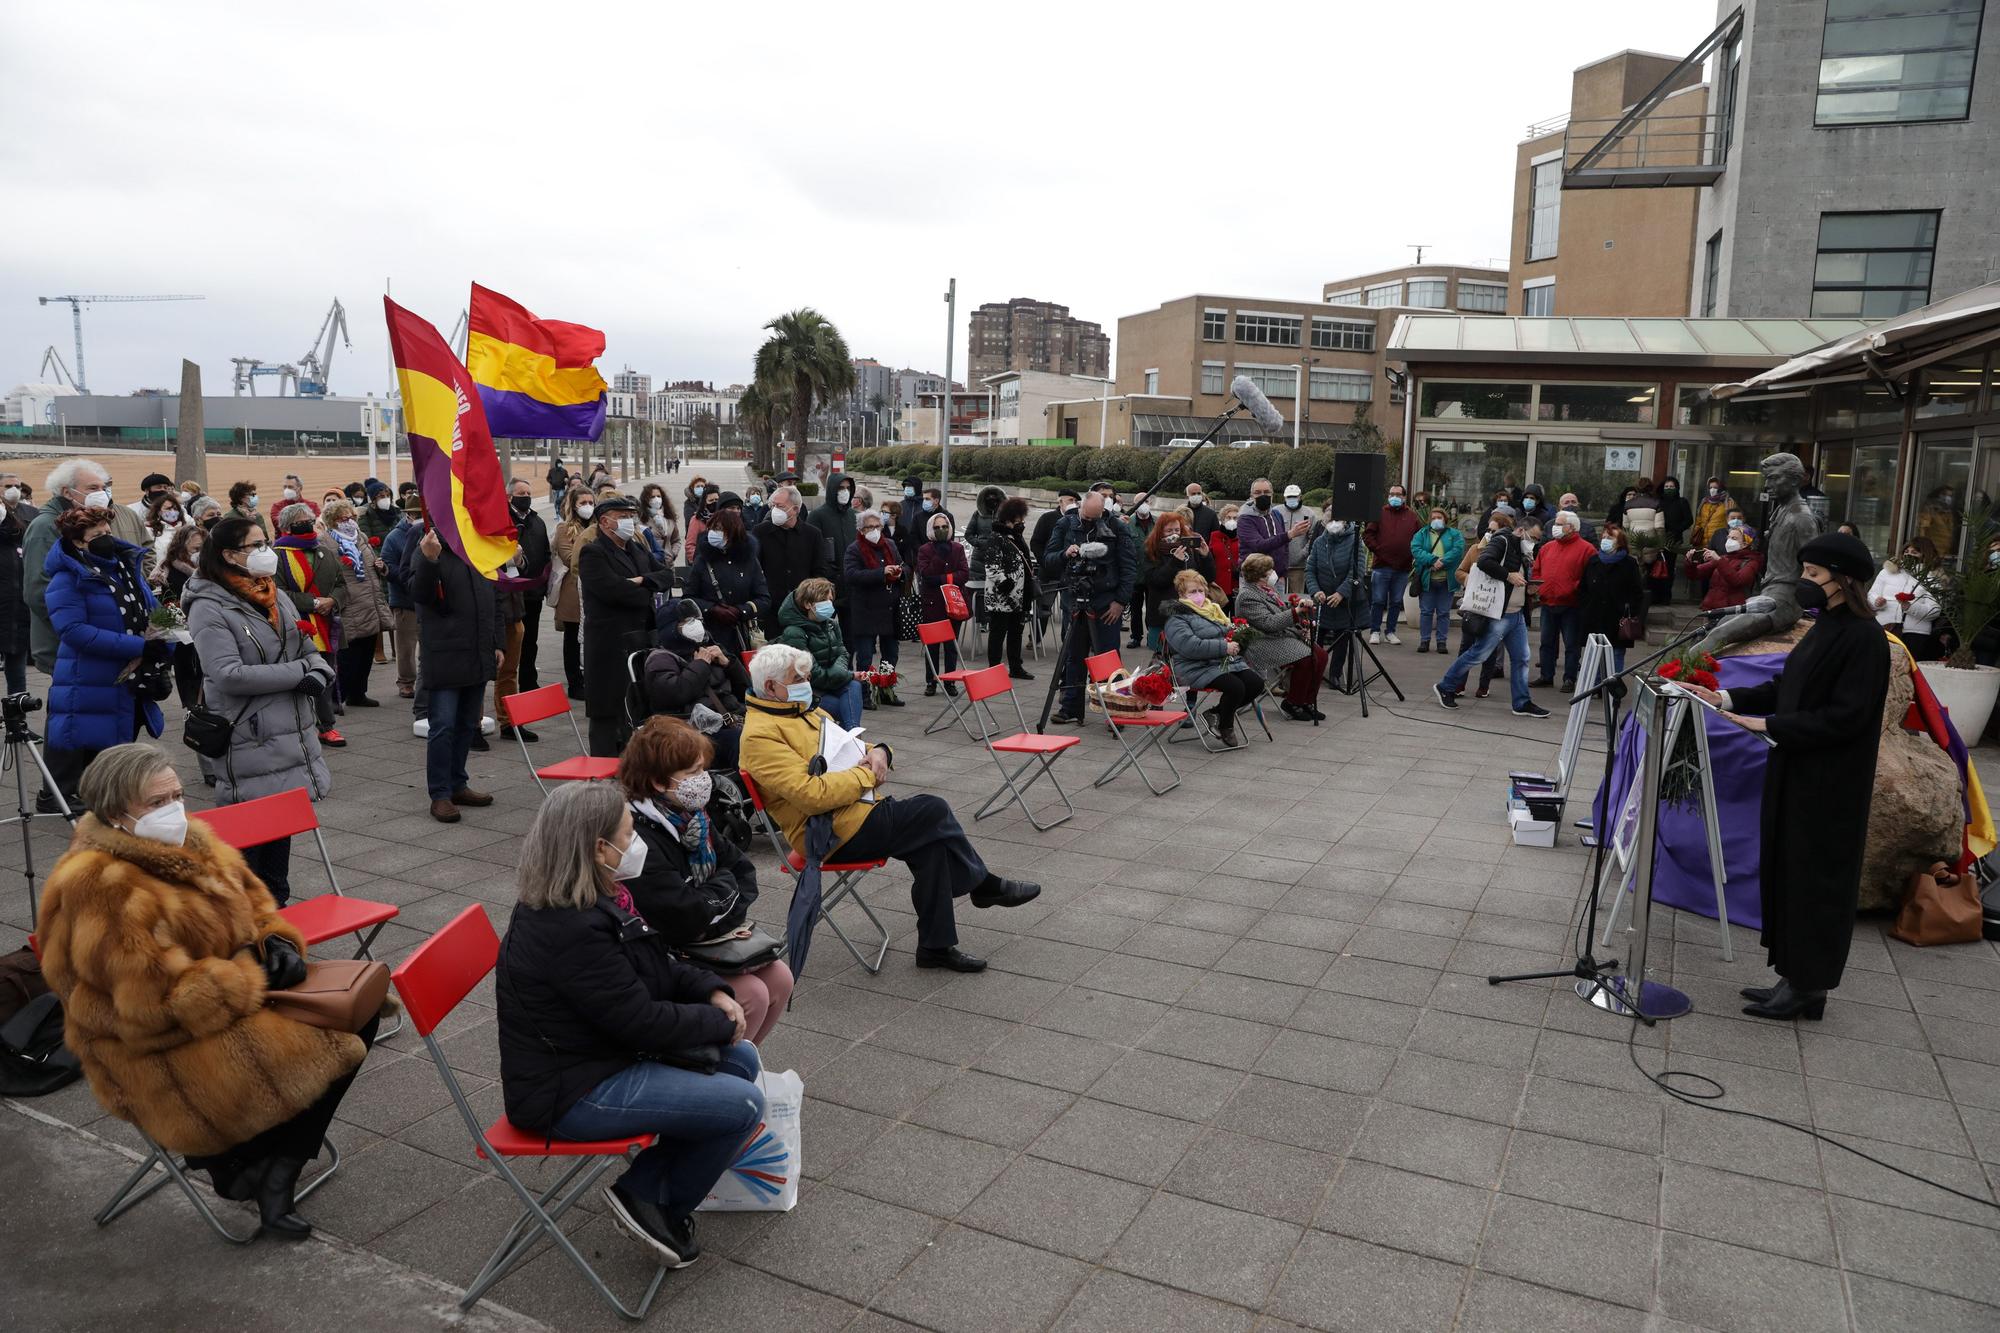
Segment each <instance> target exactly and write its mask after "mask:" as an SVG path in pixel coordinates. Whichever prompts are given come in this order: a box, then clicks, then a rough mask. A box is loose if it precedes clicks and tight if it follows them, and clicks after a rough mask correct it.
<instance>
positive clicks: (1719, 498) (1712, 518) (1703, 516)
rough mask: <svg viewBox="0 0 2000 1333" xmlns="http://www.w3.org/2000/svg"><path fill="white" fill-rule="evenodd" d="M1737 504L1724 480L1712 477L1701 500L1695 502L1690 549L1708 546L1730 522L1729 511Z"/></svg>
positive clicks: (1704, 489)
mask: <svg viewBox="0 0 2000 1333" xmlns="http://www.w3.org/2000/svg"><path fill="white" fill-rule="evenodd" d="M1735 507H1736V502H1735V501H1734V500H1732V499H1730V498H1729V492H1728V491H1727V490H1726V489H1725V488H1724V487H1723V485H1722V478H1720V477H1710V478H1709V479H1708V484H1707V485H1706V486H1704V487H1703V488H1702V492H1701V498H1700V499H1699V500H1697V501H1696V502H1695V510H1694V532H1693V533H1692V534H1690V535H1689V537H1688V547H1689V549H1693V548H1695V547H1698V546H1706V545H1708V539H1709V538H1710V537H1713V536H1714V535H1715V534H1716V533H1718V532H1720V531H1722V529H1723V528H1724V527H1725V526H1726V525H1727V524H1728V522H1729V511H1730V510H1731V509H1734V508H1735Z"/></svg>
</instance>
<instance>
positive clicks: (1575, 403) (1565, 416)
mask: <svg viewBox="0 0 2000 1333" xmlns="http://www.w3.org/2000/svg"><path fill="white" fill-rule="evenodd" d="M1659 395H1660V390H1659V386H1658V385H1654V384H1544V385H1543V386H1542V402H1541V406H1540V407H1539V408H1538V409H1536V414H1535V419H1536V420H1538V421H1609V422H1625V423H1630V424H1633V425H1639V424H1647V425H1650V424H1651V423H1652V421H1653V405H1654V404H1655V403H1656V402H1657V401H1658V400H1659Z"/></svg>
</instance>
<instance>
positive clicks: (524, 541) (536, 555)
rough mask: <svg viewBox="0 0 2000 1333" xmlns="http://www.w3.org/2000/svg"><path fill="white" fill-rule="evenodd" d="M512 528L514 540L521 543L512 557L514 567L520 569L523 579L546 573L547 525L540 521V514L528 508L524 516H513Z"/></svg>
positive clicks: (547, 566) (547, 561) (547, 558)
mask: <svg viewBox="0 0 2000 1333" xmlns="http://www.w3.org/2000/svg"><path fill="white" fill-rule="evenodd" d="M514 529H515V533H514V535H515V540H517V541H519V542H520V543H521V550H520V554H518V555H517V556H515V557H514V568H516V569H518V570H520V571H521V577H522V578H524V579H532V578H536V577H539V576H541V575H544V574H546V573H548V569H549V525H548V524H546V523H544V522H542V516H541V515H540V514H537V513H535V512H534V511H533V510H530V511H528V516H527V517H526V518H521V517H519V516H518V515H517V516H516V517H515V520H514ZM543 591H546V589H544V590H543Z"/></svg>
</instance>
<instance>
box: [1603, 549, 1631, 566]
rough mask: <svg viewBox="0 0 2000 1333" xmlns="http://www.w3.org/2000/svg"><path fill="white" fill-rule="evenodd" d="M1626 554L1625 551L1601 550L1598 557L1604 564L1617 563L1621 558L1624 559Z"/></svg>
mask: <svg viewBox="0 0 2000 1333" xmlns="http://www.w3.org/2000/svg"><path fill="white" fill-rule="evenodd" d="M1625 555H1626V553H1625V552H1624V551H1599V552H1598V553H1597V558H1598V560H1600V561H1601V562H1603V563H1604V564H1607V565H1615V564H1617V563H1618V562H1619V561H1620V560H1623V559H1624V558H1625Z"/></svg>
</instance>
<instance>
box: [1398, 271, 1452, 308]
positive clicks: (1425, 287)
mask: <svg viewBox="0 0 2000 1333" xmlns="http://www.w3.org/2000/svg"><path fill="white" fill-rule="evenodd" d="M1450 286H1451V283H1450V282H1449V281H1448V280H1447V279H1445V278H1411V279H1410V295H1409V298H1408V300H1407V301H1406V304H1408V305H1418V306H1423V307H1424V308H1425V309H1427V310H1443V309H1445V308H1446V307H1448V306H1449V305H1450V302H1449V301H1447V300H1446V299H1445V296H1446V293H1447V291H1448V290H1449V288H1450Z"/></svg>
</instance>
